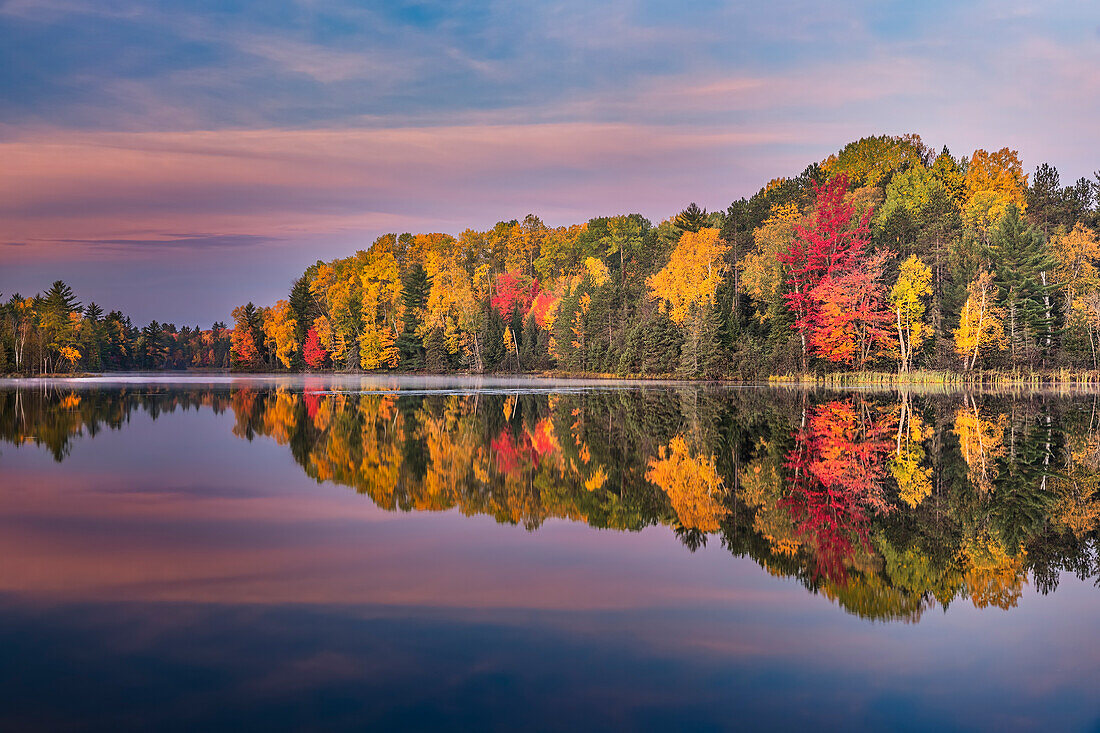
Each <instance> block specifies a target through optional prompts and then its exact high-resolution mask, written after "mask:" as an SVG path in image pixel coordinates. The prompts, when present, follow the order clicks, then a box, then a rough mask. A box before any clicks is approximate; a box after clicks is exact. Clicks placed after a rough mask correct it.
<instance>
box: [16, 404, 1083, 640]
mask: <svg viewBox="0 0 1100 733" xmlns="http://www.w3.org/2000/svg"><path fill="white" fill-rule="evenodd" d="M199 408H203V409H212V410H214V411H216V412H222V411H226V410H229V411H231V412H232V417H233V423H232V432H233V434H234V435H236V436H238V437H239V438H241V439H243V440H248V441H252V440H257V439H270V440H273V441H275V442H276V443H277V444H279V445H282V446H286V447H287V449H288V450H289V451H290V452H291V454H292V455H293V457H294V459H295V461H296V462H297V463H298V464H299V465H300V466H301V468H302V471H303V472H304V473H305V474H306V475H307V476H309V477H311V478H312V479H314V480H315V481H317V482H319V483H333V484H338V485H342V486H347V487H350V488H352V489H354V490H355V491H357V492H359V493H361V494H364V495H366V496H367V497H369V498H370V500H371V501H373V502H374V503H375V504H377V505H378V506H379V507H381V508H383V509H386V510H390V511H446V510H457V511H459V512H461V513H463V514H467V515H486V516H491V517H493V518H495V519H496V520H497V521H498V522H505V523H510V524H517V525H522V526H524V527H526V528H528V529H531V530H534V529H536V528H538V527H539V526H541V525H542V524H543V523H544V522H545V521H547V520H548V519H551V518H558V519H565V520H570V521H578V522H585V523H587V524H589V525H591V526H593V527H600V528H611V529H616V530H622V531H637V530H640V529H643V528H645V527H649V526H655V525H656V526H664V527H667V528H668V529H669V530H670V531H671V532H672V533H673V534H674V535H675V536H676V537H677V538H679V540H680V541H681V542H682V544H683V545H684V546H685V547H686V548H687V549H689V550H691V551H692V552H695V551H698V550H701V549H703V548H705V547H707V545H708V538H713V537H717V538H718V539H719V540H720V544H721V546H722V547H724V548H725V549H726V551H728V552H731V553H732V554H734V555H737V556H746V557H750V558H752V559H753V560H755V561H756V562H757V563H759V564H760V565H761V566H762V567H763V568H765V569H766V570H767V571H768V572H770V573H772V574H774V575H777V576H782V577H793V578H796V579H798V581H799V582H801V583H802V584H803V585H805V587H806V588H807V589H809V590H810V591H812V592H814V593H820V594H822V595H824V596H826V597H828V598H830V599H832V600H834V601H835V602H836V603H838V604H839V605H841V606H842V607H843V608H845V609H846V610H848V611H850V612H852V613H856V614H859V615H862V616H866V617H870V618H878V619H896V620H906V621H916V620H918V619H919V618H920V617H921V615H922V614H923V613H924V612H925V611H926V610H927V609H929V608H932V607H934V606H937V605H940V606H944V607H947V606H948V605H950V604H951V603H954V602H958V601H960V600H964V601H969V602H970V603H972V604H973V605H974V606H976V607H978V608H1012V607H1013V606H1015V605H1016V604H1017V603H1018V601H1019V599H1020V598H1021V596H1022V593H1023V592H1024V590H1025V587H1026V586H1027V585H1028V584H1029V583H1031V584H1033V585H1034V587H1035V588H1036V589H1037V590H1039V591H1040V592H1043V593H1046V592H1050V591H1052V590H1054V589H1055V588H1056V587H1057V584H1058V578H1059V577H1060V574H1061V573H1063V572H1071V573H1074V574H1076V575H1078V576H1080V577H1082V578H1096V577H1097V576H1098V575H1100V563H1098V560H1097V539H1098V536H1100V535H1098V527H1100V478H1097V477H1098V476H1100V417H1098V414H1100V411H1098V410H1097V409H1096V405H1095V404H1093V403H1091V401H1090V402H1085V401H1082V400H1080V399H1077V400H1071V399H1055V398H1050V397H1031V398H1027V399H1021V398H1015V399H1014V398H1010V397H1007V396H997V395H977V394H959V395H938V396H927V395H926V396H918V395H912V394H908V393H906V394H900V395H895V394H842V393H830V394H816V393H810V392H799V391H779V390H741V391H722V390H716V389H707V388H703V387H684V388H676V389H668V388H649V389H639V390H595V391H579V392H568V393H560V394H532V393H516V394H500V393H491V392H479V391H472V392H469V393H446V392H438V393H429V394H427V395H419V394H418V395H410V394H403V393H401V392H400V391H395V390H386V391H376V392H371V391H365V392H356V393H349V392H341V391H339V390H331V391H329V390H310V391H308V392H304V393H303V392H301V391H294V390H288V389H270V388H261V387H252V388H241V389H232V390H230V389H213V388H210V389H178V388H167V387H163V388H160V387H158V388H148V387H143V388H142V389H141V390H140V391H139V390H127V389H102V390H99V389H85V390H66V389H61V390H58V389H49V388H47V389H34V390H6V391H0V440H3V441H4V442H5V443H8V444H11V445H16V446H22V445H28V444H31V445H36V446H40V447H41V448H43V449H45V450H47V451H49V452H50V453H51V454H52V455H53V457H54V458H55V459H56V460H58V461H61V460H64V459H65V458H66V457H67V456H68V455H69V453H70V451H71V450H72V447H73V445H74V442H75V441H77V440H79V439H82V438H89V437H94V436H95V435H96V434H97V433H98V432H99V431H101V430H102V429H104V428H106V429H112V430H119V429H123V428H124V427H125V426H126V425H128V424H129V423H130V421H131V416H132V415H133V414H134V413H135V412H141V413H143V414H145V415H147V416H149V417H150V418H152V419H162V418H163V416H164V415H166V414H171V413H174V412H176V411H178V410H190V409H199ZM0 461H2V457H0ZM0 465H2V464H0Z"/></svg>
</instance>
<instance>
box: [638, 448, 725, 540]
mask: <svg viewBox="0 0 1100 733" xmlns="http://www.w3.org/2000/svg"><path fill="white" fill-rule="evenodd" d="M645 477H646V479H648V480H649V481H652V482H653V483H654V484H656V485H657V486H659V487H661V489H663V490H664V492H665V493H666V494H668V498H669V500H670V501H671V502H672V508H673V510H675V512H676V516H677V517H678V518H679V520H680V524H681V525H683V526H684V527H686V528H688V529H698V530H701V531H703V532H717V531H718V529H719V528H720V523H721V521H722V518H723V517H725V516H726V514H728V513H729V509H727V508H726V507H725V506H724V505H723V504H722V502H721V500H720V498H721V496H722V478H721V477H720V476H719V475H718V470H717V468H715V460H714V456H713V455H712V456H709V457H705V456H701V455H696V456H692V455H691V453H690V451H689V450H688V446H687V442H686V441H685V440H684V437H683V436H682V435H678V436H676V437H675V438H673V439H672V440H670V441H669V443H668V446H666V447H663V448H661V452H660V457H659V458H657V459H653V460H650V462H649V470H648V471H646V474H645Z"/></svg>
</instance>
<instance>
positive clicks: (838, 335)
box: [809, 253, 896, 368]
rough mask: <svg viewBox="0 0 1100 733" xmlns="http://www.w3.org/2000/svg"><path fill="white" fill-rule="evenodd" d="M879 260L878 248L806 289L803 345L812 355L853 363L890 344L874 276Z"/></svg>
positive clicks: (887, 315)
mask: <svg viewBox="0 0 1100 733" xmlns="http://www.w3.org/2000/svg"><path fill="white" fill-rule="evenodd" d="M885 260H886V255H885V254H884V253H879V254H876V255H873V256H872V257H870V258H869V259H867V260H866V261H864V262H861V263H859V264H858V265H856V266H855V267H854V269H852V270H851V271H849V272H846V273H844V274H842V275H835V276H834V275H826V276H825V277H824V278H822V280H821V281H820V282H819V283H818V284H817V286H816V287H814V289H813V290H811V291H810V293H809V300H810V303H811V304H812V314H813V315H812V324H813V328H812V329H811V330H810V333H809V344H810V346H811V347H812V348H813V351H814V353H815V354H816V355H817V356H820V357H822V358H824V359H827V360H828V361H835V362H842V363H845V364H847V365H848V366H850V367H853V368H855V367H861V366H864V365H865V364H867V362H869V361H872V360H873V359H874V358H875V357H876V356H877V355H878V354H879V353H881V352H882V351H890V350H892V349H893V348H894V346H895V339H896V336H895V332H894V330H893V329H892V328H891V321H892V314H891V312H890V311H889V310H887V308H886V307H885V305H884V297H883V285H882V282H881V280H880V276H881V274H882V266H883V264H884V262H885Z"/></svg>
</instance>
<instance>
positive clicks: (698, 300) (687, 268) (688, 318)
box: [646, 228, 730, 371]
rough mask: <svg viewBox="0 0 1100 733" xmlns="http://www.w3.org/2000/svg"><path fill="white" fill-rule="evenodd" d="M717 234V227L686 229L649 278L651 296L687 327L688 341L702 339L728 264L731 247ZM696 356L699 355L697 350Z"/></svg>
mask: <svg viewBox="0 0 1100 733" xmlns="http://www.w3.org/2000/svg"><path fill="white" fill-rule="evenodd" d="M718 235H719V230H718V229H714V228H704V229H700V230H699V231H697V232H691V231H687V232H684V233H683V235H682V236H681V237H680V242H679V244H677V245H676V249H674V250H673V251H672V256H671V258H670V259H669V262H668V264H667V265H665V267H664V269H662V270H661V271H660V272H658V273H657V274H656V275H652V276H650V277H648V278H646V285H647V286H648V287H649V297H650V298H653V299H656V300H660V301H661V308H662V310H664V311H666V312H667V313H668V317H669V318H670V319H671V320H672V322H673V323H675V324H677V325H679V326H681V327H683V328H684V330H685V331H686V334H687V338H688V341H689V343H694V344H698V343H699V341H700V335H701V333H702V331H703V327H704V324H705V322H706V318H707V314H708V312H709V310H710V308H711V306H712V304H713V301H714V293H715V291H716V290H717V289H718V286H719V285H720V284H721V282H722V277H723V275H724V274H725V272H726V269H727V268H728V265H727V264H726V261H725V255H726V252H728V251H729V248H730V247H729V245H728V244H726V243H725V241H724V240H722V239H721V238H720V237H719V236H718ZM695 351H696V352H697V351H698V350H697V349H696V350H695ZM695 356H696V359H698V353H696V354H695ZM695 369H696V371H698V363H696V365H695Z"/></svg>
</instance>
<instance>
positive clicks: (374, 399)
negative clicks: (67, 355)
mask: <svg viewBox="0 0 1100 733" xmlns="http://www.w3.org/2000/svg"><path fill="white" fill-rule="evenodd" d="M1098 469H1100V408H1098V400H1097V398H1096V397H1094V396H1080V395H1079V396H1053V395H1032V396H1019V395H1017V396H1011V395H996V394H966V393H957V394H946V395H942V394H941V395H931V394H925V395H921V394H914V393H910V394H899V393H890V392H887V393H855V392H804V391H795V390H781V389H771V388H730V387H703V386H684V385H654V384H650V385H627V384H621V383H583V382H549V381H532V380H525V381H515V380H511V381H509V380H481V381H477V380H455V379H447V380H399V379H389V378H377V379H376V378H362V379H361V378H319V377H318V378H300V379H229V378H221V379H218V378H205V379H190V380H188V379H185V378H164V377H161V378H130V379H125V378H114V379H110V380H83V381H80V382H72V383H58V382H53V383H49V384H44V383H29V382H28V383H23V384H21V385H20V386H16V385H15V384H13V383H0V649H2V650H3V651H2V652H0V729H3V730H9V729H43V730H120V729H139V728H145V729H156V730H216V729H230V730H256V729H265V730H282V729H295V730H297V729H315V730H333V729H353V730H358V729H363V728H368V727H371V728H375V729H393V728H410V729H438V728H441V727H443V728H464V729H470V730H485V729H502V728H513V727H516V726H517V725H523V726H525V727H529V728H532V729H623V728H637V729H659V730H668V729H686V730H707V729H730V728H738V729H740V728H768V729H776V728H778V729H804V728H805V727H807V726H811V725H812V726H815V727H822V728H826V729H830V728H850V727H890V728H904V729H913V730H926V729H929V728H933V727H935V728H936V729H947V730H951V729H989V728H995V729H1006V728H1009V729H1015V728H1024V729H1032V728H1043V729H1057V730H1065V729H1071V730H1082V729H1084V730H1095V729H1096V728H1097V726H1098V724H1100V698H1098V697H1097V695H1096V694H1095V689H1096V680H1097V679H1100V589H1098V588H1097V577H1098V575H1100V567H1098V561H1097V537H1098V525H1100V495H1098V494H1097V493H1096V490H1097V488H1098V487H1100V476H1098Z"/></svg>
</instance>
